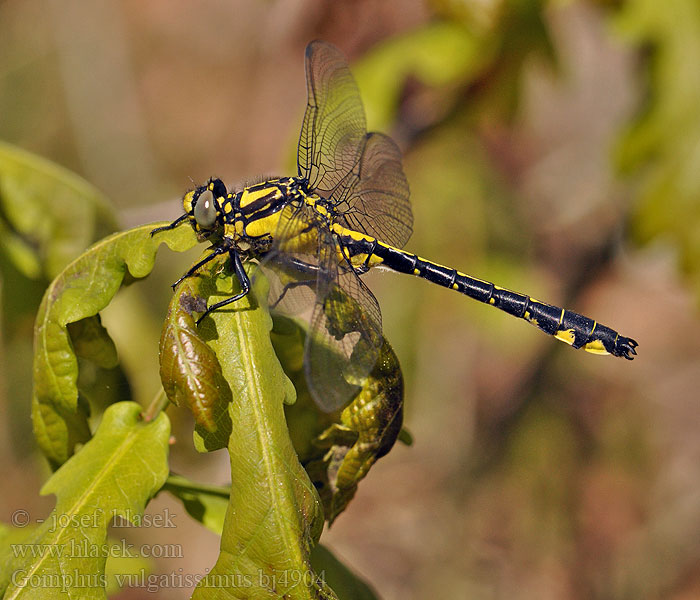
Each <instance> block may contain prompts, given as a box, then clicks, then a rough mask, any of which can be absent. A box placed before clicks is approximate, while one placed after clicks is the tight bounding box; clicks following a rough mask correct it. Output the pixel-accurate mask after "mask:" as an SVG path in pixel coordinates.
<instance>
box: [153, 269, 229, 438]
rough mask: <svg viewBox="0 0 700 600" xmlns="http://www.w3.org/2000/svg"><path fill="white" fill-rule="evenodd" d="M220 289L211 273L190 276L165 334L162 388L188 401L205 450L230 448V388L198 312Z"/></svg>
mask: <svg viewBox="0 0 700 600" xmlns="http://www.w3.org/2000/svg"><path fill="white" fill-rule="evenodd" d="M204 272H206V271H204ZM200 273H202V272H200ZM215 291H216V288H215V284H214V282H213V281H212V279H211V278H210V277H202V276H199V275H198V276H195V277H188V278H187V279H185V280H184V281H183V282H182V283H181V284H180V285H179V286H178V288H177V290H176V293H175V294H174V295H173V297H172V299H171V301H170V305H169V307H168V314H167V316H166V318H165V322H164V324H163V332H162V334H161V338H160V378H161V382H162V383H163V389H164V390H165V394H166V396H167V397H168V399H169V400H170V401H171V402H172V403H173V404H175V405H176V406H180V405H183V404H184V405H185V406H187V407H188V408H189V409H190V411H191V412H192V415H193V416H194V419H195V424H196V426H195V434H194V437H195V447H196V448H197V449H198V450H199V451H200V452H212V451H214V450H219V449H220V448H225V447H226V446H227V444H228V440H229V437H230V435H231V418H230V416H229V412H228V405H229V404H230V403H231V388H230V387H229V384H228V382H227V381H226V379H225V378H224V376H223V373H222V370H221V365H220V364H219V361H218V359H217V357H216V353H215V351H214V349H213V348H212V347H210V346H209V345H207V343H206V342H205V340H204V339H202V338H201V337H200V331H199V329H198V328H197V327H196V326H195V320H194V316H193V313H194V312H195V311H196V312H199V313H202V312H204V311H205V310H206V299H207V298H209V297H210V296H211V295H212V294H213V293H215Z"/></svg>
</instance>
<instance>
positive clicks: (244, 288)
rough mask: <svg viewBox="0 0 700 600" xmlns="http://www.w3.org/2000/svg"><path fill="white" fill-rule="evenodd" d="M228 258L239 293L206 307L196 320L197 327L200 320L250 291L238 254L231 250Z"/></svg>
mask: <svg viewBox="0 0 700 600" xmlns="http://www.w3.org/2000/svg"><path fill="white" fill-rule="evenodd" d="M229 256H230V257H231V260H232V261H233V268H234V270H235V272H236V277H238V281H239V283H240V284H241V291H240V292H239V293H238V294H236V295H235V296H231V297H230V298H226V300H222V301H221V302H217V303H216V304H212V305H211V306H209V307H207V310H205V311H204V314H203V315H202V316H201V317H199V319H197V325H199V324H200V323H201V322H202V319H204V317H206V316H207V315H208V314H209V313H212V312H214V311H215V310H219V309H220V308H223V307H224V306H228V305H229V304H231V303H232V302H235V301H236V300H240V299H241V298H243V297H244V296H246V295H248V292H249V291H250V279H249V278H248V274H247V273H246V272H245V269H244V268H243V262H242V261H241V257H240V256H239V254H238V252H236V250H235V249H233V248H231V249H230V250H229Z"/></svg>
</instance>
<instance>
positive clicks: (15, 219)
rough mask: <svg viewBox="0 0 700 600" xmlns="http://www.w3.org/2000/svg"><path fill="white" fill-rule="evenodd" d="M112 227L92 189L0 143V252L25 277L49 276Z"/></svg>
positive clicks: (104, 205) (53, 166) (99, 196)
mask: <svg viewBox="0 0 700 600" xmlns="http://www.w3.org/2000/svg"><path fill="white" fill-rule="evenodd" d="M115 228H116V219H115V218H114V216H113V210H112V209H111V207H110V206H109V204H108V202H107V200H106V199H105V197H104V196H103V195H102V194H101V193H100V192H99V191H98V190H97V189H95V188H94V187H93V186H91V185H90V184H88V183H87V182H86V181H84V180H83V179H81V178H80V177H78V176H77V175H75V174H73V173H71V172H70V171H68V170H66V169H63V168H62V167H59V166H58V165H56V164H54V163H51V162H49V161H47V160H45V159H43V158H41V157H39V156H36V155H34V154H30V153H29V152H25V151H23V150H20V149H19V148H15V147H13V146H10V145H8V144H3V143H0V248H2V250H3V251H4V253H5V254H6V255H7V256H8V257H9V258H10V260H11V261H12V263H13V264H14V265H15V267H16V268H17V269H19V270H20V271H21V272H22V273H24V275H25V276H26V277H29V278H32V279H36V278H39V277H42V276H43V277H45V278H47V279H50V278H52V277H54V276H55V275H57V274H58V273H59V272H60V270H61V269H62V268H63V267H64V266H65V265H66V264H68V262H69V261H71V260H73V259H74V258H75V257H76V256H78V254H80V253H81V252H82V251H83V250H84V249H85V248H86V247H87V246H88V244H90V242H92V241H93V240H94V239H97V238H99V237H102V236H103V235H105V234H107V233H109V232H110V231H113V230H114V229H115Z"/></svg>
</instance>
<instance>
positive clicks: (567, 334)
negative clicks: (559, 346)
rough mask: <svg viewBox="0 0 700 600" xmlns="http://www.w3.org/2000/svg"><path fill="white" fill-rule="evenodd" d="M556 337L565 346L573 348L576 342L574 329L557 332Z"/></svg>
mask: <svg viewBox="0 0 700 600" xmlns="http://www.w3.org/2000/svg"><path fill="white" fill-rule="evenodd" d="M554 337H555V338H557V339H558V340H561V341H562V342H564V343H565V344H569V346H573V345H574V342H575V341H576V332H575V331H574V330H573V329H564V330H562V331H557V332H556V333H555V334H554Z"/></svg>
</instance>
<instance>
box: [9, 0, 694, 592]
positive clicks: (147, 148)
mask: <svg viewBox="0 0 700 600" xmlns="http://www.w3.org/2000/svg"><path fill="white" fill-rule="evenodd" d="M662 5H663V7H662ZM315 38H321V39H325V40H328V41H330V42H333V43H335V44H336V45H338V46H339V47H340V48H341V49H343V51H344V52H346V54H347V55H348V58H349V59H350V61H351V62H352V64H353V70H354V72H355V74H356V76H357V79H358V82H359V84H360V87H361V89H362V93H363V98H364V99H365V102H366V108H367V112H368V120H369V126H370V129H380V130H382V131H386V132H387V133H390V134H391V135H393V136H394V137H395V139H396V140H397V142H398V143H399V144H400V146H401V148H402V151H403V152H404V155H405V169H406V173H407V176H408V179H409V182H410V185H411V192H412V201H413V206H414V214H415V226H414V235H413V237H412V239H411V241H410V242H409V244H408V248H409V249H410V250H413V251H415V252H417V253H420V254H421V255H422V256H425V257H428V258H431V259H433V260H436V261H439V262H441V263H442V264H448V265H451V266H455V267H457V268H459V269H461V270H463V271H465V272H467V273H470V274H472V275H474V276H477V277H480V278H485V279H489V280H493V281H495V282H496V283H498V284H499V285H502V286H505V287H508V288H510V289H514V290H518V291H521V292H525V293H529V294H531V295H533V296H534V297H536V298H538V299H541V300H543V301H548V302H552V303H558V304H562V305H565V306H567V307H568V308H571V309H573V310H576V311H578V312H581V313H584V314H587V315H589V316H592V317H594V318H596V319H599V320H600V321H601V322H602V323H605V324H607V325H609V326H611V327H614V328H615V329H617V330H619V331H620V332H621V333H622V334H623V335H628V336H631V337H634V338H635V339H637V340H638V341H639V343H640V347H639V356H638V357H637V358H636V359H635V360H634V361H633V362H627V361H624V360H622V359H614V358H610V357H606V358H601V357H597V356H593V355H591V354H587V353H584V352H582V351H579V352H575V351H573V350H571V349H569V348H567V347H565V346H564V345H563V344H560V343H558V342H556V341H554V340H553V339H551V338H547V336H545V335H543V334H541V333H539V332H538V331H537V330H536V329H535V328H533V327H530V326H528V325H526V324H525V323H524V322H522V321H517V320H515V319H513V318H511V317H508V316H506V315H504V314H502V313H500V312H499V311H494V310H492V309H490V308H489V307H487V306H483V305H480V304H478V303H476V302H473V301H471V300H468V299H466V298H464V297H462V296H459V295H458V294H451V293H449V292H448V291H446V290H444V289H440V288H437V286H431V285H429V284H427V283H425V282H423V281H420V280H417V279H413V278H410V277H401V276H398V275H391V274H371V275H370V276H368V280H369V281H370V285H371V287H372V289H373V290H374V291H375V293H376V295H377V297H378V298H379V300H380V304H381V306H382V310H383V316H384V329H385V333H386V336H387V338H388V339H389V341H390V342H391V343H392V344H393V346H394V348H395V350H396V352H397V354H398V356H399V358H400V360H401V363H402V366H403V369H404V375H405V379H406V419H405V421H406V426H407V427H408V429H409V430H410V431H411V432H412V434H413V436H414V439H415V443H414V445H413V446H412V447H410V448H406V447H405V446H401V445H399V446H397V448H396V449H395V450H394V451H393V452H392V453H391V454H390V455H389V456H388V457H386V458H384V459H382V460H381V461H380V462H379V463H378V464H377V466H376V467H375V468H374V470H373V471H372V473H370V475H369V477H368V478H367V479H366V480H365V481H364V482H363V483H362V484H361V485H360V489H359V492H358V494H357V497H356V498H355V500H354V501H353V502H352V503H351V505H350V507H349V509H348V511H347V512H346V513H345V514H344V515H342V516H341V517H340V518H339V519H338V521H337V522H336V524H335V525H334V526H333V528H332V529H331V530H330V531H329V532H326V533H324V536H323V537H322V541H323V542H324V543H326V544H327V545H328V546H329V547H330V548H331V549H332V550H333V551H334V552H335V553H336V554H337V555H338V556H339V557H340V558H342V559H343V560H344V561H346V563H347V564H348V566H350V567H351V568H353V569H354V570H355V571H356V572H358V573H359V574H361V575H362V576H364V577H365V578H366V579H367V580H368V581H369V582H371V584H372V585H373V586H374V588H375V589H376V591H377V593H378V595H379V596H380V597H382V598H386V599H388V600H392V599H398V598H476V599H481V598H484V599H491V598H493V599H500V598H504V599H505V598H507V599H513V600H515V599H517V600H526V599H537V600H548V599H567V600H568V599H572V600H573V599H576V600H578V599H583V598H596V599H626V598H635V599H637V600H646V599H656V598H665V599H666V598H668V599H674V600H689V599H691V598H700V466H699V465H700V460H699V459H700V436H699V435H698V432H699V431H700V411H698V408H697V406H698V392H697V390H698V387H699V386H700V368H699V367H698V365H699V363H698V360H699V357H700V323H699V322H698V318H697V314H698V313H697V291H698V290H699V289H700V286H699V285H698V282H699V281H700V278H699V277H698V273H699V272H700V110H698V107H699V106H700V5H698V3H697V1H696V0H670V1H669V2H665V3H655V2H654V1H653V0H618V1H610V2H603V1H598V2H595V1H593V0H590V1H578V2H566V1H554V0H552V1H550V2H546V1H544V0H541V1H535V0H519V1H516V0H462V1H459V0H409V1H405V2H382V1H381V0H362V1H356V2H351V1H348V0H335V1H333V2H328V1H326V2H324V1H317V0H300V1H296V2H295V1H281V0H280V1H274V0H268V1H262V0H260V1H252V0H251V1H246V2H244V1H231V2H225V1H221V0H219V1H208V2H185V1H182V0H169V1H167V2H166V1H163V0H159V1H151V2H147V3H146V2H136V1H133V0H132V1H121V2H120V1H116V0H97V1H93V2H65V1H59V0H22V1H19V0H15V1H13V0H6V1H4V2H0V139H2V140H4V141H7V142H10V143H13V144H16V145H18V146H20V147H21V148H24V149H27V150H30V151H32V152H35V153H38V154H40V155H42V156H44V157H47V158H49V159H51V160H53V161H55V162H57V163H59V164H61V165H64V166H66V167H68V168H69V169H71V170H74V171H75V172H77V173H79V174H80V175H82V176H83V177H85V178H86V179H87V180H88V181H90V182H91V183H93V184H94V185H96V186H97V187H98V188H99V189H101V190H102V191H103V192H104V193H105V194H106V195H107V196H108V197H109V198H110V199H111V200H112V202H113V203H114V205H115V206H116V207H117V211H118V214H119V215H120V218H121V223H122V225H123V226H124V227H128V226H133V225H136V224H140V223H143V222H148V221H153V220H161V219H170V218H174V217H175V216H177V215H179V214H180V210H181V205H180V203H179V198H180V197H181V195H182V193H183V192H184V191H185V190H186V189H188V188H189V187H191V186H192V185H193V184H192V182H193V181H194V182H196V183H199V182H201V181H203V180H205V179H206V178H207V177H209V176H210V175H216V176H219V177H222V178H224V179H225V181H227V182H229V184H230V185H239V184H241V183H244V182H245V181H247V180H251V179H253V178H255V177H257V176H259V175H275V174H294V173H295V167H294V162H293V159H294V149H295V143H296V136H297V134H298V130H299V126H300V124H301V117H302V114H303V109H304V106H305V101H306V98H305V83H304V72H303V50H304V47H305V46H306V44H307V43H308V42H309V41H310V40H312V39H315ZM193 256H194V255H193ZM186 265H189V262H188V259H187V257H183V256H181V255H177V256H175V255H173V253H168V252H167V251H166V250H165V249H162V250H161V255H160V261H159V266H158V269H157V271H156V272H155V273H154V275H153V277H151V278H149V284H148V285H150V287H148V288H146V291H144V289H139V290H137V289H128V290H126V291H125V292H123V293H122V295H123V298H122V299H120V302H118V303H117V305H115V306H112V307H110V308H109V310H108V311H107V313H108V314H106V315H105V322H106V324H107V326H108V328H109V329H110V333H111V334H112V335H113V336H114V337H115V339H116V341H117V345H118V348H119V350H120V354H121V356H122V360H123V361H124V363H125V368H126V369H127V372H128V374H129V376H130V378H131V383H132V386H133V388H134V392H135V396H136V398H137V399H138V400H139V401H141V402H144V403H145V402H148V401H149V400H150V399H151V398H152V396H153V395H154V394H155V393H156V391H157V389H158V386H159V382H158V379H157V340H158V336H159V329H158V327H159V325H158V318H159V315H160V316H161V318H162V314H163V312H164V310H165V306H166V303H167V300H168V295H169V287H168V283H169V282H171V281H172V280H174V279H175V278H176V277H177V276H179V274H180V273H181V272H182V271H183V270H184V268H185V266H186ZM7 285H9V284H8V283H7V282H5V283H4V286H5V289H6V288H7ZM149 290H150V291H149ZM11 318H12V316H6V319H11ZM6 322H7V321H6ZM13 327H15V328H18V329H19V330H20V331H24V333H25V335H24V337H23V338H22V337H21V336H19V335H14V334H13V340H12V345H10V346H7V345H6V347H5V349H4V350H3V352H4V353H5V358H4V359H3V363H4V364H3V367H2V371H1V374H2V390H1V391H2V406H3V411H4V430H3V435H2V439H3V442H2V444H0V452H1V453H2V458H1V460H0V464H2V467H0V473H1V474H2V477H3V480H4V481H5V482H11V485H8V484H7V483H6V486H5V489H4V490H3V494H2V500H0V508H1V514H0V517H1V518H2V520H3V521H4V522H8V521H9V520H10V516H11V514H12V512H13V511H14V510H16V509H18V508H23V509H26V510H29V511H30V512H31V513H32V515H33V516H36V515H44V514H46V512H47V511H48V510H50V508H51V507H52V505H53V500H52V499H51V498H41V497H39V496H38V490H39V488H40V486H41V482H42V481H43V480H44V479H45V477H46V476H47V471H46V468H45V466H43V462H42V459H41V458H40V457H38V456H37V455H36V453H35V451H34V450H33V446H32V443H31V424H30V420H29V403H30V383H29V379H28V378H29V375H30V369H29V366H28V365H29V361H30V360H31V359H30V345H29V342H28V341H27V340H29V339H30V336H31V327H32V321H31V316H26V317H23V318H22V319H20V320H19V321H18V322H16V323H14V325H13ZM6 337H7V336H6ZM20 339H23V340H24V341H15V340H20ZM4 341H5V342H8V339H5V340H4ZM22 357H24V358H23V359H22ZM10 358H11V359H12V360H10ZM13 361H14V362H13ZM16 364H19V365H20V366H18V367H15V366H13V365H16ZM22 365H23V366H22ZM183 412H184V411H176V410H170V411H169V414H170V416H171V418H173V420H174V421H175V433H176V435H177V437H178V443H177V444H176V445H175V447H174V448H173V468H174V469H175V470H176V471H178V472H180V473H183V474H186V475H189V476H191V477H193V478H195V479H198V480H200V481H210V482H212V483H219V484H225V483H226V482H227V480H228V477H229V476H228V468H229V463H228V457H227V456H226V454H225V452H218V453H216V454H214V455H212V456H204V457H202V456H194V454H195V453H194V452H193V450H192V449H191V444H190V431H191V423H190V422H189V421H188V418H187V416H186V415H184V414H182V413H183ZM164 507H169V510H171V511H172V512H174V513H176V514H177V526H178V529H177V531H176V534H175V538H176V539H177V540H179V541H182V542H184V543H183V552H184V556H183V557H182V558H179V559H175V560H167V561H166V560H155V561H154V563H153V566H152V568H153V572H154V573H172V572H176V573H177V572H180V573H202V572H204V571H205V569H207V568H208V567H210V566H211V565H213V563H214V561H215V559H216V555H217V552H218V544H217V538H216V537H215V536H214V535H213V534H211V533H209V532H207V531H206V530H204V529H203V528H202V527H201V526H200V525H199V524H197V523H194V522H192V521H191V520H190V519H189V518H188V517H187V516H186V515H185V513H184V510H182V507H181V506H180V505H178V504H177V503H176V502H174V501H172V500H170V499H168V498H165V497H162V496H161V497H159V498H157V499H156V501H155V502H154V503H153V505H152V507H150V508H152V509H153V510H154V511H161V510H164ZM133 535H134V536H135V537H134V539H136V540H138V539H148V540H155V539H156V537H155V536H161V535H162V536H163V540H166V541H168V540H169V541H173V533H172V531H168V530H165V531H134V532H133ZM139 536H141V537H140V538H139ZM178 570H179V571H178ZM190 592H191V590H190V589H188V588H182V587H180V586H178V585H177V584H175V585H174V586H172V587H170V588H168V587H163V588H162V589H161V591H160V592H158V593H156V594H152V593H148V592H146V590H144V589H134V590H129V591H125V592H122V593H121V595H120V596H119V597H120V598H141V597H143V598H145V597H148V598H186V597H189V593H190Z"/></svg>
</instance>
